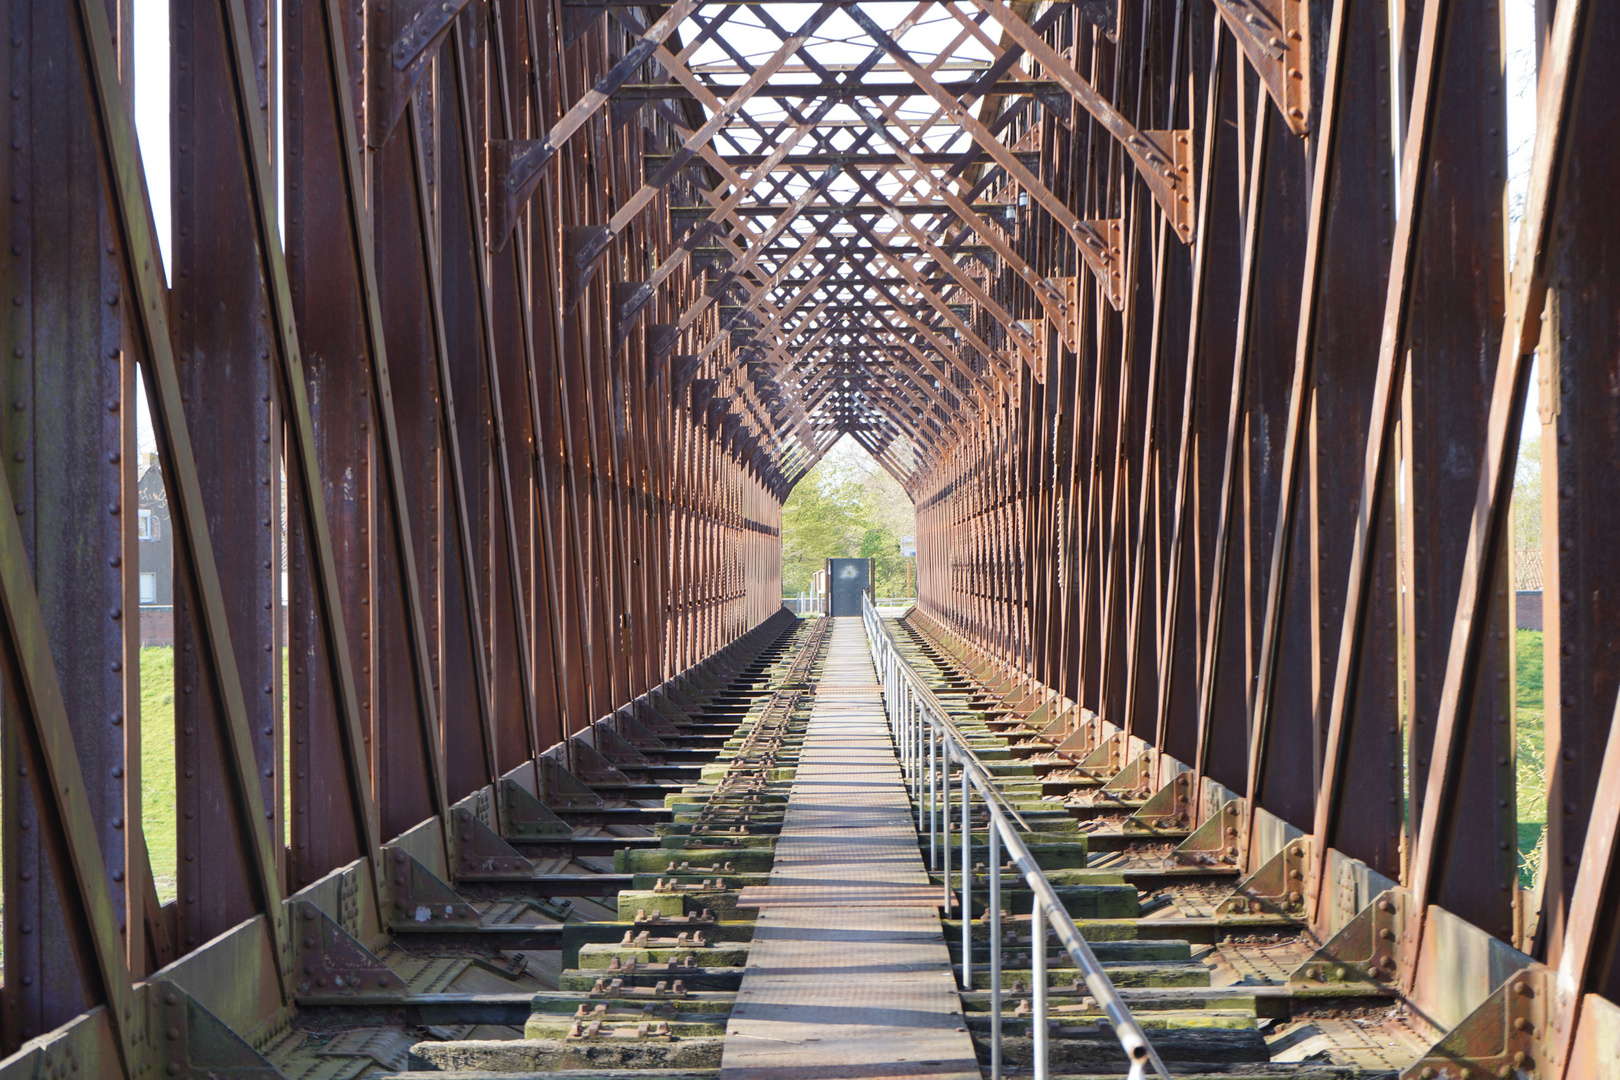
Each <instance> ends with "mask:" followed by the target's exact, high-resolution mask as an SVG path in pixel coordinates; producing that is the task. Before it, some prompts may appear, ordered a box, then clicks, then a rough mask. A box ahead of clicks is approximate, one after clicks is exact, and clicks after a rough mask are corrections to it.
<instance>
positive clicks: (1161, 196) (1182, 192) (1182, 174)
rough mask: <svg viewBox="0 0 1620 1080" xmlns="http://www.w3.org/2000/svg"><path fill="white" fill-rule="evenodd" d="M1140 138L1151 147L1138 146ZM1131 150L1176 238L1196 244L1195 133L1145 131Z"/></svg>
mask: <svg viewBox="0 0 1620 1080" xmlns="http://www.w3.org/2000/svg"><path fill="white" fill-rule="evenodd" d="M1282 2H1283V3H1288V4H1292V3H1297V2H1299V0H1282ZM1138 139H1140V140H1144V141H1145V142H1146V143H1148V144H1149V147H1150V148H1146V149H1145V148H1143V147H1142V146H1140V145H1136V144H1137V140H1138ZM1128 148H1129V149H1130V150H1131V151H1132V153H1133V155H1135V157H1136V158H1137V161H1138V162H1139V163H1140V164H1141V165H1142V168H1141V169H1140V170H1139V171H1140V173H1141V175H1142V179H1144V180H1145V181H1147V186H1148V190H1149V191H1151V192H1152V193H1153V198H1154V200H1155V201H1157V202H1158V204H1159V206H1160V207H1161V208H1162V209H1163V210H1164V216H1165V217H1166V218H1168V219H1169V221H1170V227H1171V228H1172V229H1174V230H1175V232H1176V236H1177V237H1179V238H1180V239H1181V242H1182V243H1183V244H1190V243H1192V239H1193V228H1194V227H1195V226H1196V225H1197V224H1198V207H1197V206H1196V205H1195V204H1194V203H1193V195H1194V193H1195V192H1196V190H1197V188H1196V186H1195V184H1194V182H1193V180H1194V177H1193V145H1192V130H1191V129H1189V128H1178V129H1176V130H1175V131H1143V132H1141V133H1139V134H1138V135H1136V136H1133V137H1132V138H1131V139H1130V140H1128Z"/></svg>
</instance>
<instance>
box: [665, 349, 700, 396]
mask: <svg viewBox="0 0 1620 1080" xmlns="http://www.w3.org/2000/svg"><path fill="white" fill-rule="evenodd" d="M702 366H703V357H702V356H701V355H697V354H694V353H680V354H677V355H676V356H674V357H671V361H670V369H671V371H672V372H673V373H674V376H675V378H674V383H673V385H672V386H670V393H671V394H672V395H674V396H675V397H676V398H677V399H679V398H680V397H681V396H682V395H683V394H685V392H686V388H687V387H688V386H690V385H692V381H693V377H694V376H696V375H697V373H698V369H699V368H701V367H702Z"/></svg>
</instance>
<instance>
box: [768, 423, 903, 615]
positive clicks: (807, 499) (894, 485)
mask: <svg viewBox="0 0 1620 1080" xmlns="http://www.w3.org/2000/svg"><path fill="white" fill-rule="evenodd" d="M915 527H916V512H915V510H914V508H913V507H912V505H911V499H910V497H909V496H907V495H906V493H905V489H903V488H902V487H901V486H900V485H899V483H898V482H897V481H896V480H895V479H894V477H892V476H890V475H889V474H888V472H886V471H885V470H884V469H883V467H882V466H881V465H879V464H878V463H877V462H876V461H874V460H873V459H872V457H871V455H870V454H868V453H867V452H866V451H865V450H863V449H861V447H860V445H859V444H857V443H855V442H854V441H853V440H851V439H844V440H842V441H841V442H839V443H838V444H837V445H835V446H834V447H833V448H832V450H830V451H829V452H828V453H827V454H826V456H825V457H823V458H822V459H821V460H820V461H819V462H817V463H816V465H815V467H814V468H812V469H811V470H810V471H809V472H807V473H805V475H804V476H803V478H801V479H800V480H799V482H798V484H797V485H795V487H794V488H793V491H792V493H790V494H789V495H788V500H787V502H786V503H784V504H783V506H782V593H783V595H785V596H794V595H797V594H798V593H801V592H807V591H808V590H809V588H810V584H811V576H812V575H813V574H815V572H816V571H817V570H820V569H821V568H822V566H823V565H824V561H825V560H827V559H848V558H869V559H872V560H873V572H874V579H873V582H872V586H873V589H874V591H875V592H876V594H877V595H879V596H901V595H903V594H904V592H905V586H906V562H905V559H904V558H903V557H902V556H901V555H900V537H901V536H903V535H910V534H911V533H912V530H913V529H914V528H915Z"/></svg>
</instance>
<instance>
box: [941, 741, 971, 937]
mask: <svg viewBox="0 0 1620 1080" xmlns="http://www.w3.org/2000/svg"><path fill="white" fill-rule="evenodd" d="M941 747H942V749H943V750H944V751H945V752H944V753H943V754H941V755H940V762H939V766H940V776H939V802H940V806H939V815H940V834H939V846H940V848H941V851H942V853H943V855H944V859H945V872H944V874H943V876H942V881H943V883H944V889H945V895H944V901H945V910H946V911H947V912H949V911H950V910H951V744H950V743H948V742H944V741H943V740H941ZM962 820H963V821H964V822H965V821H966V820H967V818H966V817H965V816H964V817H963V819H962ZM962 870H963V872H964V873H966V872H967V866H966V865H963V867H962Z"/></svg>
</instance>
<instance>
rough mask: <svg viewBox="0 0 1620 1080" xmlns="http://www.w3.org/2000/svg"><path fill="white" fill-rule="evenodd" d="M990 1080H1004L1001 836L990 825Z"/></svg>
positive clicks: (993, 823)
mask: <svg viewBox="0 0 1620 1080" xmlns="http://www.w3.org/2000/svg"><path fill="white" fill-rule="evenodd" d="M989 832H990V1080H1001V834H1000V832H998V831H997V829H996V823H995V822H994V821H992V822H990V830H989Z"/></svg>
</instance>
